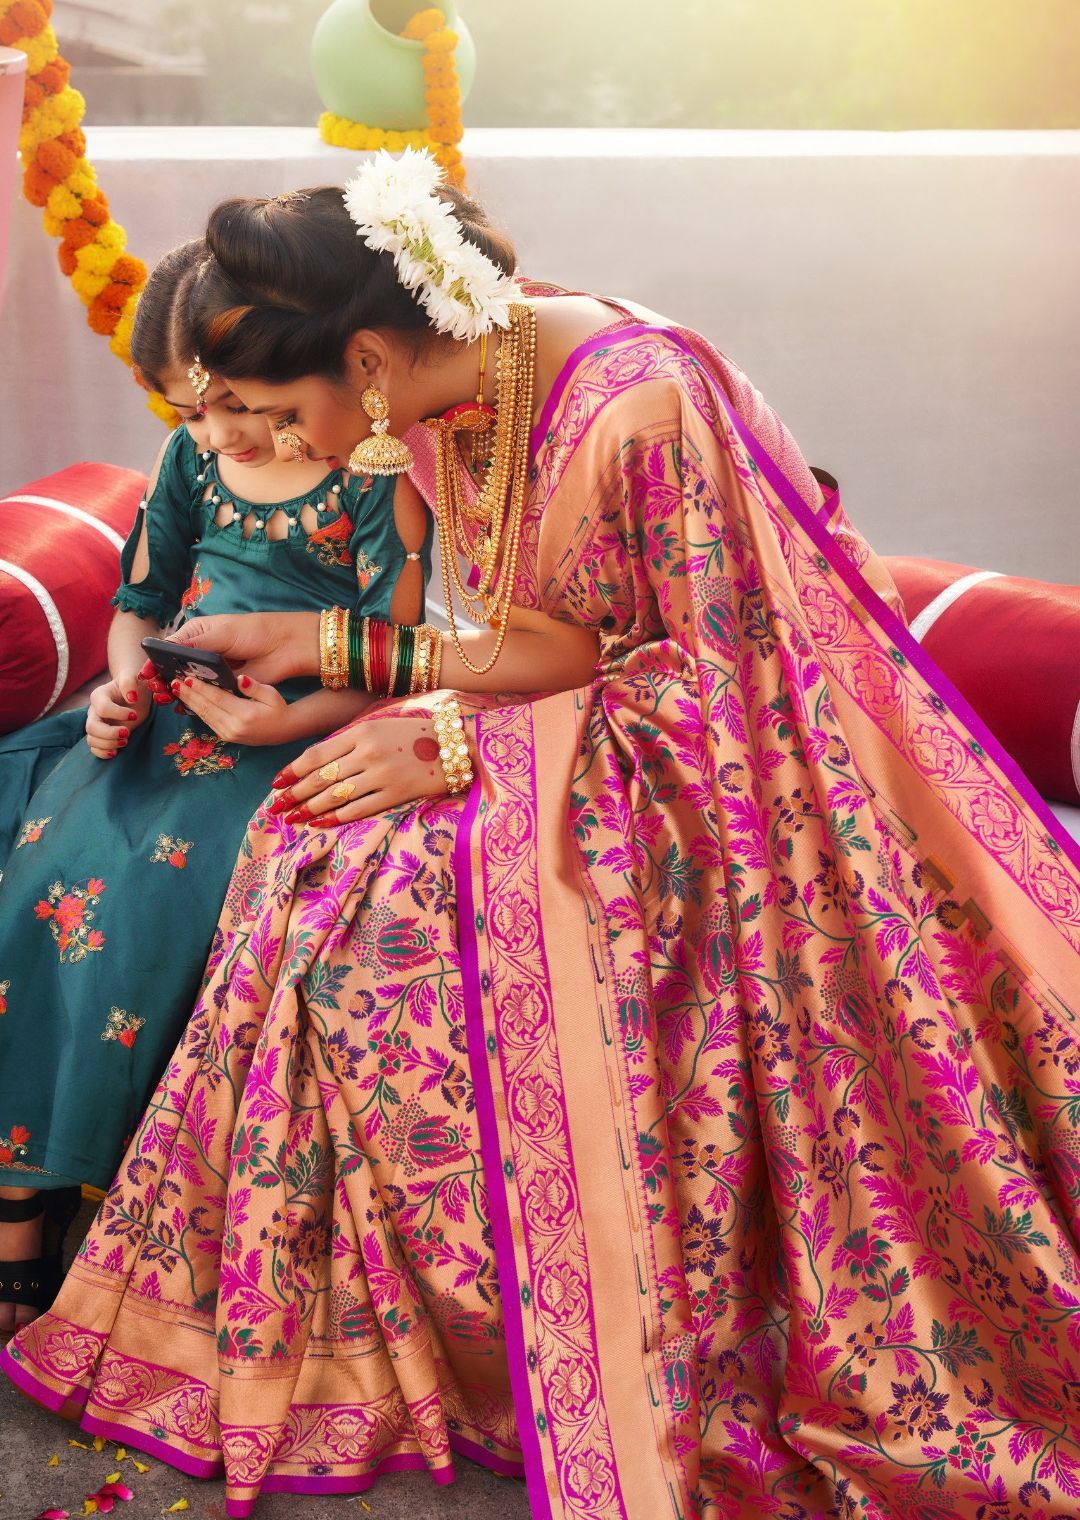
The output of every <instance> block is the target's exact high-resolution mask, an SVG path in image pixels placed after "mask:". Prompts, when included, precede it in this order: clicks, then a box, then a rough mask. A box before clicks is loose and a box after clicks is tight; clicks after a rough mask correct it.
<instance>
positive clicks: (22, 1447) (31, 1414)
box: [0, 1208, 531, 1520]
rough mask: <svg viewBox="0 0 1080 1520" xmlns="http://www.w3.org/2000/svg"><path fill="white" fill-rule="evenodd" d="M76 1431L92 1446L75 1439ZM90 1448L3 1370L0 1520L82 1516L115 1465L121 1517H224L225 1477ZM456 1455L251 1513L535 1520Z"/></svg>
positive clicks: (262, 1505) (517, 1492) (513, 1495)
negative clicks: (445, 1476)
mask: <svg viewBox="0 0 1080 1520" xmlns="http://www.w3.org/2000/svg"><path fill="white" fill-rule="evenodd" d="M92 1216H93V1211H92V1210H91V1209H89V1208H85V1209H84V1212H83V1214H82V1215H81V1216H80V1219H79V1221H78V1224H80V1225H82V1227H83V1231H85V1228H86V1226H87V1225H89V1222H90V1219H91V1218H92ZM79 1239H81V1233H80V1231H79V1229H78V1226H76V1228H73V1229H72V1231H71V1232H70V1235H69V1237H68V1245H69V1249H74V1247H75V1246H76V1245H77V1244H78V1241H79ZM72 1439H74V1440H78V1441H82V1442H84V1443H85V1445H86V1446H87V1447H90V1448H91V1449H90V1450H81V1449H80V1448H79V1447H73V1446H70V1445H69V1444H68V1442H69V1441H70V1440H72ZM92 1446H93V1442H92V1438H91V1437H90V1436H88V1435H86V1434H85V1433H84V1432H83V1431H80V1430H79V1429H78V1427H77V1426H75V1425H72V1424H70V1423H69V1422H68V1421H66V1420H61V1419H60V1417H59V1416H58V1415H55V1414H50V1413H49V1411H48V1410H45V1409H40V1408H39V1407H38V1406H37V1405H36V1404H33V1403H31V1401H30V1400H29V1399H27V1398H25V1397H24V1396H23V1395H22V1394H21V1393H19V1392H18V1391H17V1390H16V1389H15V1388H14V1387H13V1386H12V1384H11V1383H9V1382H8V1380H7V1378H6V1377H2V1376H0V1520H34V1517H35V1516H36V1515H39V1514H40V1513H41V1511H42V1510H43V1509H46V1508H49V1507H55V1508H58V1509H62V1510H68V1511H69V1513H70V1514H71V1515H72V1517H77V1520H81V1517H82V1515H83V1499H84V1497H85V1495H87V1494H89V1493H92V1492H93V1491H94V1490H95V1489H97V1488H100V1487H101V1485H102V1484H103V1483H104V1482H105V1480H106V1478H107V1477H109V1475H110V1474H111V1473H114V1472H116V1471H117V1470H119V1471H120V1473H121V1477H122V1480H123V1482H125V1483H126V1484H127V1486H128V1487H129V1488H130V1489H131V1490H132V1491H133V1492H134V1495H135V1497H134V1499H133V1501H132V1502H131V1503H130V1504H120V1503H117V1504H116V1506H115V1507H114V1509H113V1511H112V1514H113V1517H114V1520H145V1517H149V1516H154V1517H155V1520H157V1517H159V1516H161V1515H162V1514H164V1513H165V1512H167V1510H168V1509H169V1506H170V1505H172V1504H175V1503H176V1501H177V1500H178V1499H186V1500H187V1501H188V1505H189V1508H188V1509H187V1511H186V1512H184V1513H185V1514H186V1516H187V1520H225V1484H224V1483H223V1482H211V1483H207V1482H200V1481H199V1480H198V1479H195V1478H187V1477H185V1476H184V1475H183V1474H182V1473H178V1472H176V1471H175V1469H174V1468H171V1467H166V1466H165V1464H164V1463H163V1462H159V1461H156V1460H155V1459H153V1458H149V1457H147V1458H143V1457H141V1456H140V1458H139V1460H140V1461H145V1462H146V1463H147V1464H148V1465H149V1469H150V1470H149V1471H148V1472H146V1473H138V1472H136V1471H135V1468H134V1467H133V1466H132V1463H131V1458H130V1455H129V1457H128V1458H127V1460H125V1461H123V1462H121V1463H120V1464H119V1469H118V1464H117V1462H116V1448H115V1446H114V1445H113V1443H112V1442H110V1443H108V1444H107V1445H106V1446H105V1449H104V1450H103V1451H101V1452H96V1451H94V1450H93V1449H92ZM129 1450H133V1448H129ZM53 1456H56V1457H58V1458H59V1462H58V1464H57V1466H56V1467H50V1466H49V1465H48V1462H49V1458H50V1457H53ZM454 1461H455V1464H456V1466H457V1470H458V1477H457V1481H456V1482H455V1483H454V1484H453V1485H452V1486H451V1487H449V1488H437V1487H436V1486H435V1484H434V1483H433V1482H432V1481H431V1479H430V1478H429V1477H428V1476H427V1474H426V1473H422V1472H415V1473H387V1474H386V1476H385V1477H382V1478H380V1479H379V1480H378V1482H377V1483H376V1484H375V1486H374V1487H373V1488H371V1489H369V1490H368V1492H367V1493H366V1494H363V1495H359V1496H357V1497H354V1498H346V1497H331V1498H309V1497H307V1496H306V1495H305V1496H300V1495H296V1494H268V1495H266V1496H265V1497H264V1498H262V1499H260V1500H259V1503H258V1505H257V1506H256V1509H255V1516H254V1520H529V1517H530V1515H531V1510H530V1508H529V1501H528V1499H527V1497H526V1494H525V1484H524V1483H523V1482H522V1481H520V1480H518V1479H514V1478H498V1477H496V1476H495V1475H494V1474H493V1473H490V1472H488V1471H487V1469H486V1468H483V1467H479V1466H477V1465H476V1464H475V1463H473V1462H469V1461H466V1460H465V1459H464V1458H462V1457H455V1458H454Z"/></svg>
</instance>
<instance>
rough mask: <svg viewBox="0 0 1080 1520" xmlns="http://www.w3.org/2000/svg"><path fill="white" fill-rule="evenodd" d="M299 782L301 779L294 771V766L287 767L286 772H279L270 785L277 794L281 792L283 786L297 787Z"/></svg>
mask: <svg viewBox="0 0 1080 1520" xmlns="http://www.w3.org/2000/svg"><path fill="white" fill-rule="evenodd" d="M299 780H300V777H299V776H298V775H297V774H296V772H295V771H294V770H293V768H292V766H291V765H287V766H286V767H285V769H284V770H281V771H278V773H277V775H276V776H275V777H274V779H273V781H271V783H270V785H271V786H272V787H273V789H274V791H275V792H280V790H281V788H282V787H283V786H295V784H296V783H297V782H298V781H299Z"/></svg>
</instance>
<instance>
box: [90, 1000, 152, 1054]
mask: <svg viewBox="0 0 1080 1520" xmlns="http://www.w3.org/2000/svg"><path fill="white" fill-rule="evenodd" d="M145 1023H146V1020H145V1019H140V1018H138V1017H137V1016H136V1015H135V1014H133V1013H128V1012H127V1010H126V1009H124V1008H110V1009H109V1017H108V1018H107V1019H106V1021H105V1028H104V1029H103V1030H102V1031H101V1038H102V1039H103V1040H118V1041H119V1042H120V1044H121V1045H124V1046H126V1047H127V1049H128V1050H130V1049H131V1047H132V1046H133V1045H134V1043H135V1036H136V1035H137V1034H138V1032H139V1030H140V1029H141V1028H142V1027H143V1025H144V1024H145Z"/></svg>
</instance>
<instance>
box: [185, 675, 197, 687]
mask: <svg viewBox="0 0 1080 1520" xmlns="http://www.w3.org/2000/svg"><path fill="white" fill-rule="evenodd" d="M184 685H185V686H194V685H195V682H194V681H193V680H192V679H191V677H190V676H185V677H184Z"/></svg>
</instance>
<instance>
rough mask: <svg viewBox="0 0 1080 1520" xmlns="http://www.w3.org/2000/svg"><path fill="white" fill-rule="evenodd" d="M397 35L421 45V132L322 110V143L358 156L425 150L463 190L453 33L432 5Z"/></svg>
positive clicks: (417, 14)
mask: <svg viewBox="0 0 1080 1520" xmlns="http://www.w3.org/2000/svg"><path fill="white" fill-rule="evenodd" d="M401 35H402V36H403V37H405V38H407V39H408V40H409V41H410V42H422V43H423V44H424V101H425V104H426V107H427V119H428V124H427V127H426V128H422V129H418V130H417V131H415V132H389V131H383V129H382V128H381V127H366V126H364V124H363V123H362V122H359V121H350V120H349V119H348V117H347V116H335V115H334V114H333V112H332V111H324V112H323V114H322V115H321V116H320V117H319V131H320V133H321V134H322V138H323V141H324V142H328V143H330V144H331V145H332V146H333V147H335V148H352V149H354V150H355V151H356V152H360V153H364V152H374V151H376V150H378V149H379V148H385V149H386V151H387V152H388V153H401V152H402V151H403V150H404V149H405V148H428V149H429V150H430V151H431V153H432V154H433V155H434V156H435V158H436V159H438V161H439V163H440V164H442V166H443V168H444V169H445V170H446V177H447V179H448V180H449V181H450V183H451V184H452V185H459V186H461V187H462V188H464V186H465V165H464V162H463V161H462V157H461V152H460V149H459V148H458V143H460V141H461V139H462V135H463V130H464V129H463V127H462V124H461V87H460V85H459V83H458V74H457V64H456V63H455V62H454V49H455V48H456V47H457V44H458V38H457V33H456V32H454V31H451V29H450V28H449V27H448V26H447V25H446V18H445V17H444V16H443V13H442V11H441V10H439V9H438V7H437V6H429V7H428V8H427V9H425V10H422V11H417V12H416V14H415V15H414V16H412V17H410V19H409V21H408V22H407V23H406V25H405V27H404V29H403V31H402V33H401Z"/></svg>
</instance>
